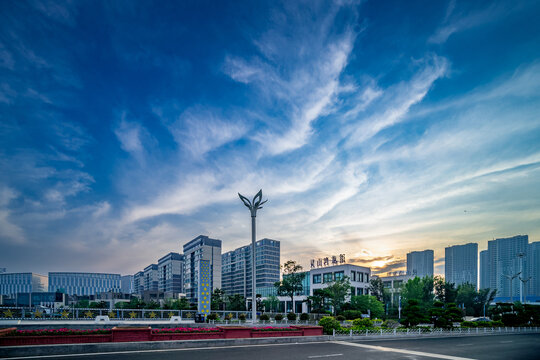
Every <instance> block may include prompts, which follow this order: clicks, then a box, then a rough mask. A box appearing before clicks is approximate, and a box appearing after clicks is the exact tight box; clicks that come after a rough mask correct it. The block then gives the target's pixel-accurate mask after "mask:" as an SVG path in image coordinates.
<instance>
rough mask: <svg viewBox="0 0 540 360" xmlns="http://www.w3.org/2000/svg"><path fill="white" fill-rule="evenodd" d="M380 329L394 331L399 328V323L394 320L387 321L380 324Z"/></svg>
mask: <svg viewBox="0 0 540 360" xmlns="http://www.w3.org/2000/svg"><path fill="white" fill-rule="evenodd" d="M382 327H383V328H387V329H396V328H398V327H399V323H398V322H397V321H396V320H393V319H388V320H386V321H385V322H383V323H382Z"/></svg>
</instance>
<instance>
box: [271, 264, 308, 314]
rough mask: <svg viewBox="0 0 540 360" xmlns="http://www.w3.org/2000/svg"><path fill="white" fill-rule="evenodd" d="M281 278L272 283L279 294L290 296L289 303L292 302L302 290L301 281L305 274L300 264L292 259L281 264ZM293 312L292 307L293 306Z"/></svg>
mask: <svg viewBox="0 0 540 360" xmlns="http://www.w3.org/2000/svg"><path fill="white" fill-rule="evenodd" d="M282 270H283V278H282V280H281V281H277V282H275V283H274V286H275V287H276V289H277V293H278V295H279V296H287V297H290V298H291V304H294V296H295V295H297V294H300V293H301V292H302V291H303V290H304V286H303V284H302V283H303V281H304V277H305V276H306V273H305V272H302V266H301V265H299V264H297V263H296V261H294V260H289V261H287V262H286V263H285V264H283V266H282ZM293 312H294V308H293Z"/></svg>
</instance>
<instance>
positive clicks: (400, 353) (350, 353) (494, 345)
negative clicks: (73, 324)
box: [12, 334, 540, 360]
mask: <svg viewBox="0 0 540 360" xmlns="http://www.w3.org/2000/svg"><path fill="white" fill-rule="evenodd" d="M433 358H435V359H450V360H461V359H505V360H506V359H519V360H528V359H531V360H532V359H534V360H537V359H540V334H523V335H496V336H493V335H492V336H470V337H447V338H427V339H403V340H370V341H366V340H362V341H336V342H321V343H306V344H281V345H249V346H236V347H222V348H204V349H176V350H153V351H140V352H115V353H109V354H107V353H103V354H78V355H73V356H68V355H64V356H46V357H33V358H32V359H59V360H60V359H62V360H70V359H88V360H90V359H96V360H113V359H120V360H124V359H125V360H127V359H130V360H147V359H160V360H172V359H175V360H177V359H182V360H183V359H195V360H218V359H219V360H239V359H253V360H285V359H314V360H317V359H322V360H325V359H327V360H333V359H335V360H348V359H362V360H364V359H377V360H393V359H409V360H411V359H433ZM12 359H13V358H12ZM19 359H22V358H19ZM24 359H30V358H29V357H28V358H24Z"/></svg>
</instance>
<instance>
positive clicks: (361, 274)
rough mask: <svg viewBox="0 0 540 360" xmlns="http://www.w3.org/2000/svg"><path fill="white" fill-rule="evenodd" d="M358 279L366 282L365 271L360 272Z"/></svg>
mask: <svg viewBox="0 0 540 360" xmlns="http://www.w3.org/2000/svg"><path fill="white" fill-rule="evenodd" d="M358 281H359V282H364V273H362V272H358Z"/></svg>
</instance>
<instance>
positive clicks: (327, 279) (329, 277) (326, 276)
mask: <svg viewBox="0 0 540 360" xmlns="http://www.w3.org/2000/svg"><path fill="white" fill-rule="evenodd" d="M333 275H334V274H333V273H325V274H324V275H323V282H325V283H329V282H332V281H333V280H334V276H333Z"/></svg>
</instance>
